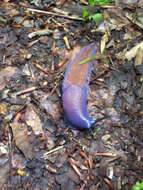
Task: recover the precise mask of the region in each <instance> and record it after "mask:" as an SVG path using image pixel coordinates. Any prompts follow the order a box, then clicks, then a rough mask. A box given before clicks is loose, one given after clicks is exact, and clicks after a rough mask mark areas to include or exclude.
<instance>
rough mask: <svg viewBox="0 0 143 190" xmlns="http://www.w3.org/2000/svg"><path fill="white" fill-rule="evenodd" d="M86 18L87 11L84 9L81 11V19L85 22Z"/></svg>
mask: <svg viewBox="0 0 143 190" xmlns="http://www.w3.org/2000/svg"><path fill="white" fill-rule="evenodd" d="M87 16H88V11H87V10H86V9H83V11H82V19H83V20H84V21H85V20H86V19H87Z"/></svg>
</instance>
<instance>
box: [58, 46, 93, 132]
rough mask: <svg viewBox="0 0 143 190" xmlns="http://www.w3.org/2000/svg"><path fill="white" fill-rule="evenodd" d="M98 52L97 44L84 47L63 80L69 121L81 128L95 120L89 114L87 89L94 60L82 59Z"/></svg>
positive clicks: (64, 98) (90, 124)
mask: <svg viewBox="0 0 143 190" xmlns="http://www.w3.org/2000/svg"><path fill="white" fill-rule="evenodd" d="M95 54H96V47H95V44H94V43H92V44H90V45H88V46H85V47H83V48H82V49H81V50H80V51H79V52H78V53H77V55H76V56H75V58H74V59H73V60H72V61H71V63H70V64H69V65H68V67H67V70H66V73H65V78H64V82H63V89H62V90H63V95H62V100H63V107H64V111H65V114H66V117H67V119H68V120H69V122H70V123H71V124H72V125H74V126H76V127H77V128H80V129H89V128H90V127H91V126H92V125H93V124H94V123H96V121H95V120H93V119H92V118H90V117H89V116H88V112H87V105H86V101H87V91H88V85H89V81H90V77H91V71H92V67H93V64H94V60H90V61H88V62H86V63H84V64H79V63H80V62H81V61H83V60H84V59H86V58H88V57H92V56H94V55H95Z"/></svg>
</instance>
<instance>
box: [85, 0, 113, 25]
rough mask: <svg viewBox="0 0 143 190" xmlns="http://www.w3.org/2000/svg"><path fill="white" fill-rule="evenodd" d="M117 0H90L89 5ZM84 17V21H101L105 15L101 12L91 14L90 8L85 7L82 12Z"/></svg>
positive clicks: (101, 4)
mask: <svg viewBox="0 0 143 190" xmlns="http://www.w3.org/2000/svg"><path fill="white" fill-rule="evenodd" d="M114 1H115V0H88V2H89V6H90V7H93V6H94V5H100V6H103V5H105V4H107V3H111V2H114ZM82 19H83V21H86V20H94V21H95V22H99V21H101V20H102V19H103V15H102V14H101V13H94V14H91V13H90V12H89V11H88V10H86V9H83V12H82Z"/></svg>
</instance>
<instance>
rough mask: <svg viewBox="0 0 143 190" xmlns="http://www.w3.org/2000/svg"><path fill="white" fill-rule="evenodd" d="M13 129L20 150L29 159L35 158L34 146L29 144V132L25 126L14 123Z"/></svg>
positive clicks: (12, 124)
mask: <svg viewBox="0 0 143 190" xmlns="http://www.w3.org/2000/svg"><path fill="white" fill-rule="evenodd" d="M11 128H12V132H13V136H14V140H15V144H16V146H17V148H19V149H20V150H21V151H22V152H23V154H24V156H25V157H26V158H27V159H30V160H31V159H32V158H33V145H32V143H31V142H29V137H28V131H27V127H26V126H25V125H22V124H20V123H17V122H14V123H11Z"/></svg>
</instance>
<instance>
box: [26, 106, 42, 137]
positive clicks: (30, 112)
mask: <svg viewBox="0 0 143 190" xmlns="http://www.w3.org/2000/svg"><path fill="white" fill-rule="evenodd" d="M37 113H38V111H37V110H36V108H35V107H33V106H32V105H29V106H27V108H26V113H25V122H26V124H27V125H28V126H30V127H32V129H33V132H34V134H35V135H39V134H44V131H43V128H42V123H41V120H40V118H39V115H38V114H37Z"/></svg>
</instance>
